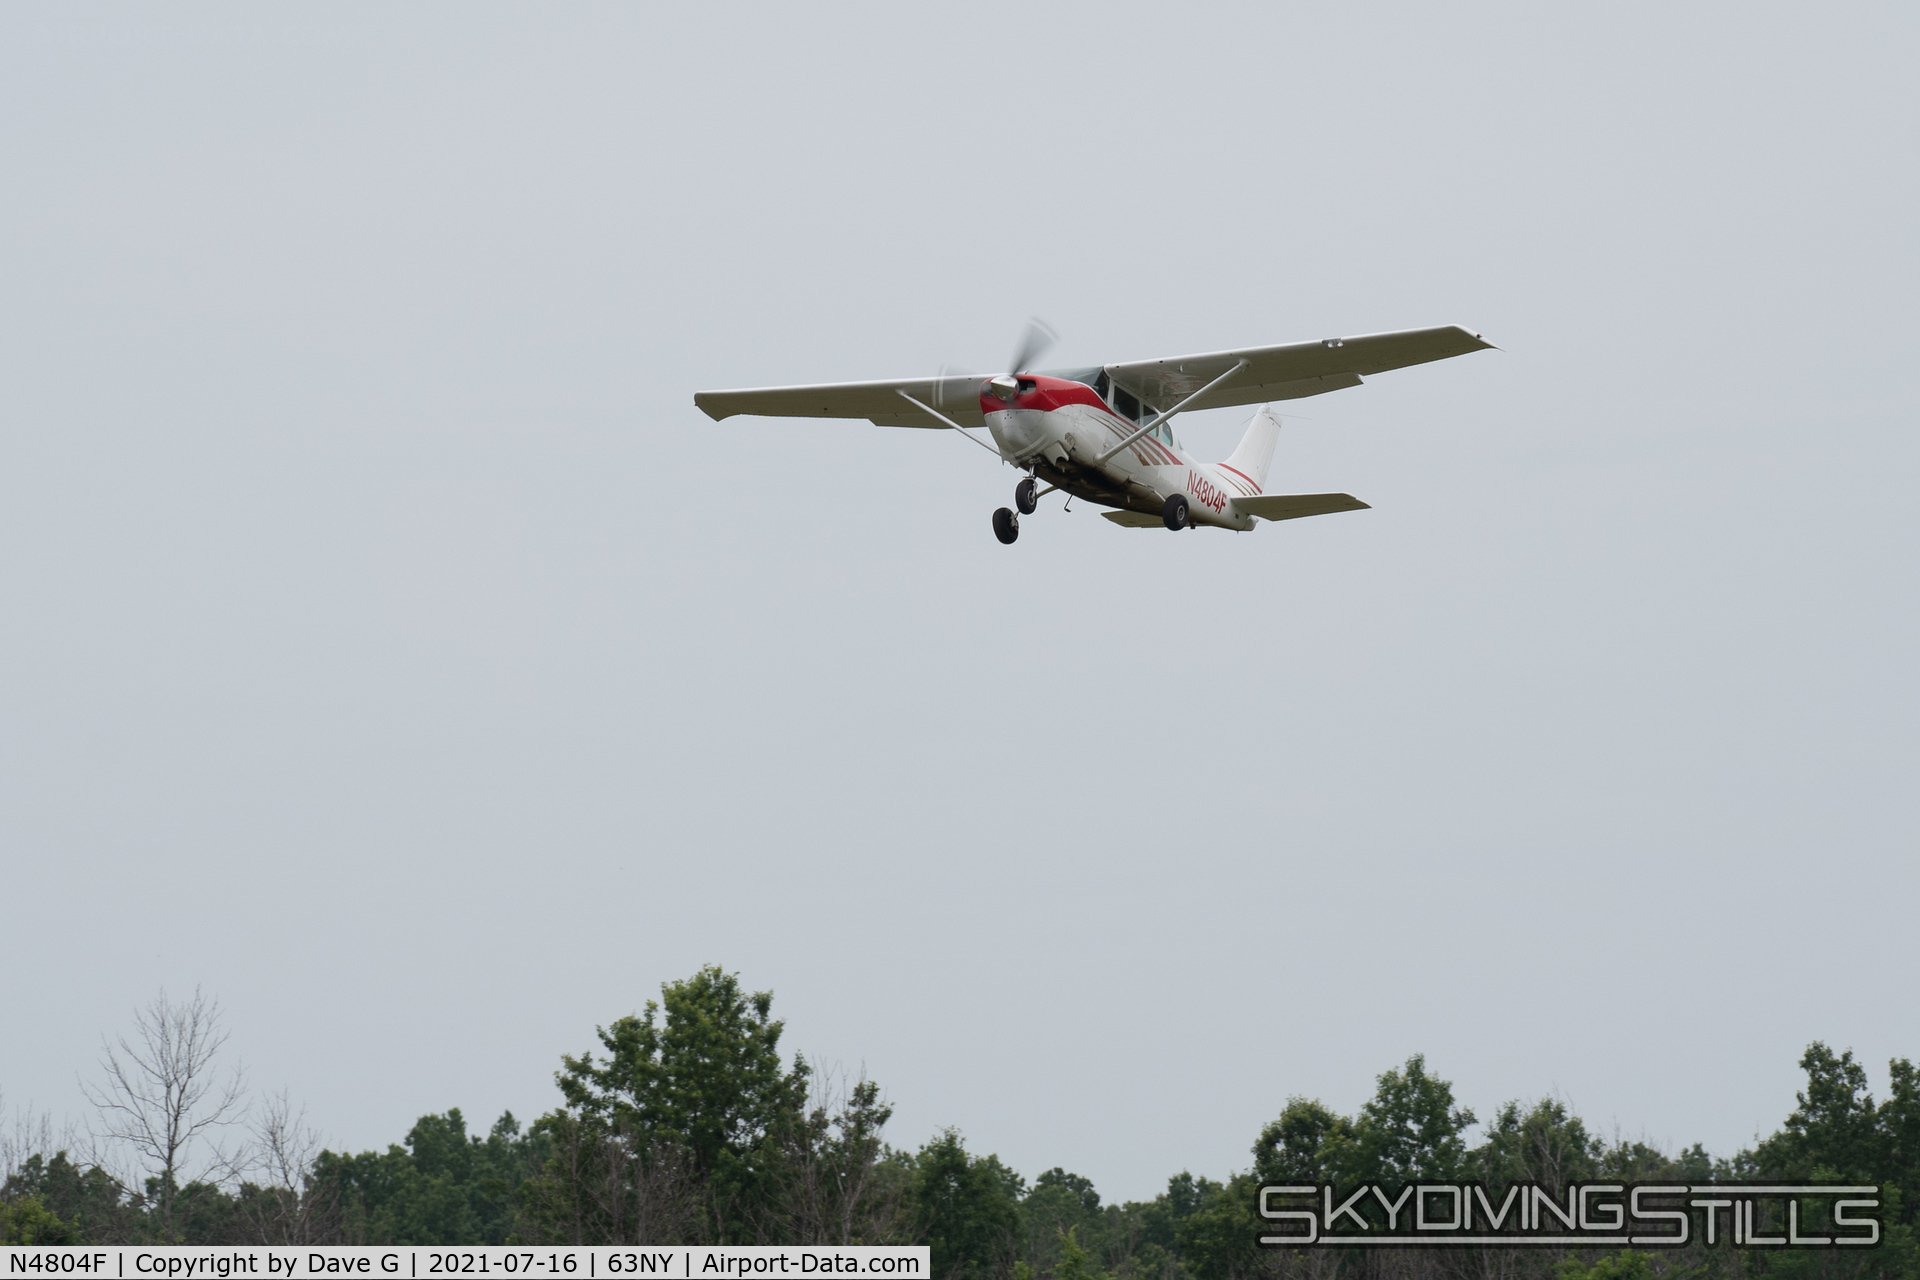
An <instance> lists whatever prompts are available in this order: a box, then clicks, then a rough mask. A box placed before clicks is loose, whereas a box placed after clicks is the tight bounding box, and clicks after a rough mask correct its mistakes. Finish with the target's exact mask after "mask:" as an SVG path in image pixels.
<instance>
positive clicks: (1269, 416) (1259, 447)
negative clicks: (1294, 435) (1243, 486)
mask: <svg viewBox="0 0 1920 1280" xmlns="http://www.w3.org/2000/svg"><path fill="white" fill-rule="evenodd" d="M1279 438H1280V415H1279V414H1277V413H1275V412H1274V411H1273V406H1272V405H1270V404H1263V405H1261V406H1260V412H1258V413H1256V414H1254V415H1253V421H1251V422H1249V423H1248V424H1247V434H1245V435H1244V436H1241V437H1240V447H1239V448H1238V449H1235V450H1234V451H1233V456H1232V457H1231V458H1228V459H1227V460H1226V461H1225V462H1224V463H1222V464H1221V465H1222V466H1226V467H1231V468H1233V469H1234V470H1235V471H1238V472H1239V473H1240V474H1241V475H1243V476H1245V477H1246V478H1247V479H1248V480H1251V481H1252V482H1253V484H1254V487H1255V488H1258V489H1265V488H1266V487H1267V468H1268V467H1270V466H1272V465H1273V443H1274V441H1276V440H1278V439H1279Z"/></svg>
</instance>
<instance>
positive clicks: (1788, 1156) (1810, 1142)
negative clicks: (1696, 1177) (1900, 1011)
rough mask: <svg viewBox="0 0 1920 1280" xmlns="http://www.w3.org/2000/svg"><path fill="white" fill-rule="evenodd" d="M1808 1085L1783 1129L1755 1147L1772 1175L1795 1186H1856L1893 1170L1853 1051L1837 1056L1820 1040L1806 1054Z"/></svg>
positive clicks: (1760, 1162)
mask: <svg viewBox="0 0 1920 1280" xmlns="http://www.w3.org/2000/svg"><path fill="white" fill-rule="evenodd" d="M1800 1069H1801V1070H1802V1071H1805V1072H1806V1073H1807V1087H1806V1088H1805V1089H1804V1090H1802V1091H1801V1092H1799V1093H1797V1094H1795V1095H1794V1097H1795V1100H1796V1101H1797V1102H1798V1103H1799V1105H1798V1106H1797V1107H1795V1108H1794V1111H1793V1114H1792V1115H1789V1116H1788V1117H1787V1120H1786V1123H1785V1124H1783V1125H1781V1126H1780V1131H1779V1132H1778V1133H1776V1134H1774V1135H1773V1136H1772V1137H1770V1138H1768V1139H1767V1140H1766V1141H1765V1142H1762V1143H1761V1144H1760V1145H1759V1146H1758V1147H1757V1148H1755V1149H1754V1160H1755V1162H1756V1164H1757V1165H1758V1167H1759V1168H1760V1169H1762V1170H1763V1171H1764V1172H1765V1176H1767V1177H1776V1178H1780V1179H1782V1180H1785V1181H1789V1182H1807V1181H1813V1180H1819V1181H1827V1182H1851V1181H1858V1180H1861V1179H1877V1178H1881V1177H1884V1176H1885V1175H1886V1172H1887V1165H1888V1163H1889V1156H1890V1155H1891V1154H1892V1153H1891V1151H1890V1150H1889V1147H1890V1144H1889V1143H1888V1142H1887V1134H1886V1133H1885V1132H1883V1130H1882V1129H1881V1125H1880V1120H1881V1117H1880V1112H1879V1109H1878V1108H1877V1107H1875V1106H1874V1102H1873V1095H1872V1094H1871V1093H1869V1092H1868V1090H1867V1072H1866V1068H1865V1067H1863V1066H1862V1065H1861V1064H1859V1063H1857V1062H1855V1061H1854V1060H1853V1051H1852V1050H1851V1049H1849V1050H1848V1051H1846V1052H1845V1053H1842V1054H1839V1055H1837V1056H1836V1055H1835V1054H1834V1052H1833V1050H1831V1049H1829V1048H1827V1046H1826V1045H1824V1044H1822V1043H1821V1042H1819V1041H1818V1040H1816V1041H1814V1042H1813V1043H1812V1044H1810V1045H1808V1046H1807V1051H1806V1052H1805V1053H1804V1054H1802V1055H1801V1056H1800Z"/></svg>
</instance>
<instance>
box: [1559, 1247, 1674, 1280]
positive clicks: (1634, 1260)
mask: <svg viewBox="0 0 1920 1280" xmlns="http://www.w3.org/2000/svg"><path fill="white" fill-rule="evenodd" d="M1553 1274H1554V1280H1654V1277H1656V1276H1659V1275H1661V1274H1662V1273H1661V1272H1660V1271H1657V1270H1655V1269H1654V1265H1653V1255H1652V1254H1650V1253H1635V1252H1634V1251H1633V1250H1631V1249H1622V1250H1621V1251H1620V1252H1619V1253H1610V1254H1608V1255H1607V1256H1606V1257H1604V1258H1602V1259H1600V1260H1599V1261H1598V1262H1596V1263H1594V1264H1593V1265H1592V1266H1583V1265H1581V1263H1580V1262H1579V1261H1578V1260H1576V1259H1573V1258H1568V1259H1567V1260H1565V1261H1564V1262H1561V1263H1560V1264H1558V1265H1557V1266H1555V1267H1554V1269H1553ZM1665 1274H1666V1275H1667V1276H1669V1277H1671V1276H1672V1275H1673V1273H1672V1272H1670V1271H1669V1272H1666V1273H1665Z"/></svg>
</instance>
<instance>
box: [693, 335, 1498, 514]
mask: <svg viewBox="0 0 1920 1280" xmlns="http://www.w3.org/2000/svg"><path fill="white" fill-rule="evenodd" d="M1052 337H1053V335H1052V333H1051V332H1050V331H1048V330H1046V329H1045V327H1044V326H1041V325H1039V324H1037V323H1036V324H1033V325H1031V326H1029V328H1028V330H1027V334H1026V337H1025V338H1024V339H1023V340H1022V341H1021V343H1020V347H1019V349H1018V350H1017V351H1016V352H1015V354H1014V358H1013V361H1012V365H1011V369H1010V371H1009V372H1007V373H1002V374H998V375H996V376H993V377H983V376H980V375H977V374H968V375H942V376H940V377H933V378H900V379H896V380H893V381H889V382H839V383H829V384H825V385H822V386H813V387H760V388H755V389H751V390H743V391H701V392H698V393H697V394H695V396H694V397H693V402H694V404H696V405H698V406H699V407H700V408H701V409H702V410H704V411H705V412H706V413H707V415H708V416H709V417H711V418H713V419H714V420H715V421H716V422H717V421H720V420H722V419H724V418H729V417H732V416H733V415H734V414H739V413H744V414H755V415H759V416H762V417H773V418H865V419H867V420H868V421H870V422H873V423H875V424H877V425H879V426H883V427H934V428H945V429H949V430H952V431H956V432H958V433H959V434H960V435H962V436H965V437H966V438H967V439H969V440H972V441H973V442H974V443H976V444H978V445H979V446H980V447H981V448H983V449H989V450H992V451H993V452H994V453H996V454H998V455H999V457H1000V458H1001V460H1002V461H1003V462H1007V463H1009V464H1011V465H1013V466H1015V467H1018V468H1019V469H1020V470H1022V471H1025V472H1026V473H1027V474H1026V476H1025V477H1024V478H1022V479H1021V481H1020V483H1019V484H1017V485H1016V486H1014V491H1013V503H1014V506H1015V507H1017V508H1018V511H1017V512H1016V511H1014V510H1010V509H1008V508H1006V507H1001V508H1000V509H999V510H997V511H995V512H994V513H993V532H994V534H995V535H996V536H997V537H998V538H999V539H1000V541H1002V542H1012V541H1013V540H1014V539H1015V538H1018V537H1019V536H1020V517H1021V516H1023V515H1031V514H1033V511H1034V508H1035V506H1036V505H1037V504H1038V503H1039V500H1040V499H1041V498H1043V497H1045V496H1046V495H1047V494H1049V493H1053V492H1054V491H1056V490H1059V491H1062V492H1065V493H1067V494H1068V495H1070V497H1069V501H1071V499H1072V498H1075V497H1077V498H1083V499H1085V500H1086V501H1088V502H1091V503H1094V504H1096V505H1099V506H1103V507H1111V508H1113V509H1112V510H1110V511H1103V512H1101V514H1102V515H1104V516H1105V517H1106V518H1107V519H1109V520H1111V521H1113V522H1114V523H1115V524H1119V525H1125V526H1127V527H1129V528H1136V529H1140V528H1153V527H1156V526H1165V527H1166V528H1168V529H1173V530H1180V529H1188V528H1198V527H1200V526H1203V525H1211V526H1213V527H1215V528H1220V529H1239V530H1247V529H1251V528H1253V522H1254V520H1255V519H1256V518H1258V519H1262V520H1295V519H1298V518H1300V517H1302V516H1318V515H1327V514H1329V513H1331V512H1335V511H1359V510H1363V509H1365V508H1366V506H1367V504H1366V503H1364V502H1362V501H1360V500H1359V499H1358V498H1355V497H1353V496H1352V495H1351V494H1345V493H1266V492H1265V491H1263V490H1262V488H1261V486H1262V485H1264V484H1265V483H1266V479H1267V467H1268V465H1269V464H1270V463H1271V462H1272V461H1273V446H1274V441H1275V440H1276V439H1277V438H1278V436H1279V433H1280V420H1279V418H1278V416H1277V415H1275V413H1274V412H1273V409H1272V402H1273V401H1276V400H1297V399H1300V398H1301V397H1303V396H1317V395H1322V394H1324V393H1326V392H1328V391H1338V390H1340V389H1341V388H1343V387H1357V386H1359V385H1360V380H1361V377H1362V376H1363V375H1370V374H1376V373H1382V372H1385V371H1386V370H1388V369H1403V368H1406V367H1407V366H1408V365H1415V364H1426V363H1427V362H1429V361H1432V360H1445V359H1447V358H1448V357H1449V356H1458V355H1465V354H1466V353H1467V352H1469V351H1485V350H1489V349H1491V348H1492V345H1493V344H1492V343H1489V342H1484V341H1482V340H1481V338H1480V335H1479V334H1477V333H1469V332H1467V331H1466V330H1465V329H1462V328H1459V327H1457V326H1452V325H1449V326H1447V327H1445V328H1440V329H1408V330H1405V331H1402V332H1399V333H1371V334H1367V335H1365V336H1362V337H1357V338H1324V339H1322V340H1320V341H1318V342H1296V343H1291V344H1289V345H1287V346H1282V347H1250V348H1248V349H1246V350H1243V351H1215V352H1211V353H1209V354H1206V355H1197V356H1171V357H1168V358H1167V359H1164V360H1136V361H1133V362H1131V363H1128V364H1109V365H1099V366H1095V367H1092V368H1087V369H1055V370H1051V371H1049V372H1045V373H1033V372H1029V371H1028V370H1029V367H1030V366H1031V365H1032V364H1033V363H1034V361H1035V360H1036V359H1038V357H1039V356H1040V354H1041V353H1042V352H1043V351H1044V350H1045V349H1046V347H1047V346H1048V345H1050V344H1051V342H1052ZM1256 403H1257V404H1260V409H1259V410H1258V411H1257V412H1256V413H1255V414H1254V416H1253V420H1252V421H1251V422H1249V423H1248V424H1247V430H1246V434H1245V435H1244V436H1243V437H1242V438H1241V440H1240V446H1239V448H1237V449H1235V450H1234V451H1233V454H1232V456H1230V457H1228V458H1227V459H1226V461H1224V462H1212V463H1208V462H1200V461H1197V460H1196V459H1195V458H1194V457H1193V456H1192V455H1191V454H1189V453H1188V452H1187V451H1186V449H1185V448H1183V447H1182V446H1181V444H1180V441H1179V440H1178V439H1176V438H1175V437H1174V434H1173V432H1172V431H1171V430H1169V429H1168V426H1167V424H1168V422H1170V421H1171V420H1172V419H1173V417H1174V415H1176V414H1180V413H1185V412H1187V411H1188V410H1190V409H1218V408H1222V407H1224V406H1228V405H1237V404H1256ZM981 426H984V427H986V429H987V431H988V432H989V433H990V434H991V435H992V437H993V443H992V444H988V443H987V442H986V441H984V440H981V439H980V438H979V437H977V436H974V435H972V434H971V433H970V432H969V430H968V428H971V427H981ZM1042 483H1044V484H1045V485H1046V486H1047V487H1046V488H1045V489H1042V488H1040V485H1041V484H1042Z"/></svg>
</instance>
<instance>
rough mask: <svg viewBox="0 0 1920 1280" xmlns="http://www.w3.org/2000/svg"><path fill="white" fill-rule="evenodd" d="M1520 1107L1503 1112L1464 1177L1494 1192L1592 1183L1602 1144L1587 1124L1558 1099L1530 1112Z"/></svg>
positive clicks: (1512, 1104)
mask: <svg viewBox="0 0 1920 1280" xmlns="http://www.w3.org/2000/svg"><path fill="white" fill-rule="evenodd" d="M1521 1105H1522V1104H1520V1103H1519V1102H1509V1103H1507V1104H1506V1105H1505V1106H1503V1107H1501V1108H1500V1110H1499V1112H1498V1113H1497V1114H1496V1115H1495V1116H1494V1118H1493V1122H1492V1123H1491V1124H1490V1125H1488V1126H1487V1132H1486V1137H1485V1140H1484V1141H1482V1142H1481V1144H1480V1145H1479V1146H1478V1147H1475V1148H1474V1150H1473V1153H1472V1155H1471V1157H1470V1158H1469V1159H1468V1160H1467V1161H1466V1172H1467V1173H1468V1174H1469V1175H1470V1176H1471V1177H1473V1178H1475V1179H1477V1180H1479V1181H1481V1182H1485V1183H1487V1184H1488V1185H1490V1186H1494V1187H1505V1186H1511V1185H1512V1184H1514V1183H1516V1182H1538V1183H1541V1184H1542V1185H1544V1186H1546V1187H1547V1188H1549V1189H1550V1190H1558V1189H1559V1188H1560V1187H1563V1186H1565V1185H1566V1184H1567V1183H1569V1182H1582V1181H1588V1180H1590V1179H1591V1178H1592V1177H1593V1175H1594V1172H1595V1167H1596V1165H1597V1163H1598V1159H1599V1156H1600V1151H1601V1144H1600V1143H1599V1142H1598V1141H1597V1140H1596V1139H1595V1138H1594V1137H1593V1136H1592V1135H1591V1134H1589V1133H1588V1132H1587V1126H1586V1123H1585V1122H1584V1121H1582V1120H1581V1119H1580V1117H1579V1116H1576V1115H1574V1114H1572V1113H1571V1112H1569V1111H1568V1110H1567V1107H1566V1104H1565V1103H1563V1102H1561V1101H1560V1100H1559V1099H1558V1098H1542V1099H1540V1100H1539V1101H1538V1102H1535V1103H1534V1104H1533V1105H1532V1106H1531V1107H1528V1108H1527V1109H1526V1110H1524V1111H1523V1110H1521Z"/></svg>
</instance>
